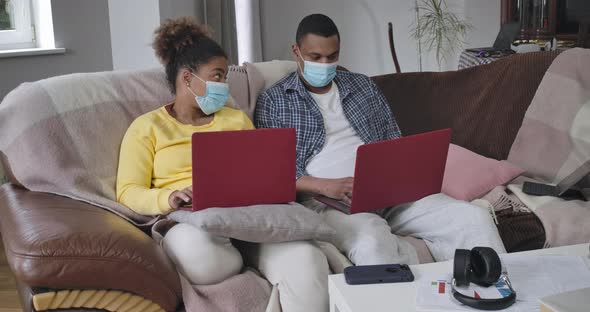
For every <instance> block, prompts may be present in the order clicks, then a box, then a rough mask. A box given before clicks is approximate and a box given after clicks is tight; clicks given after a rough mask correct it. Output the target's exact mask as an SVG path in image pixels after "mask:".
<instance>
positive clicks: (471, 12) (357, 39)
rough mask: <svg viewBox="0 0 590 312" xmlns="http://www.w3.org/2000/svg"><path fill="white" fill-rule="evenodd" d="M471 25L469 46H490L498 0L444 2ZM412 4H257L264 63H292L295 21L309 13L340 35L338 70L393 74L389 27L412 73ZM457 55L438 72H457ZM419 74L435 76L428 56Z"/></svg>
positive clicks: (283, 0) (408, 0) (287, 0)
mask: <svg viewBox="0 0 590 312" xmlns="http://www.w3.org/2000/svg"><path fill="white" fill-rule="evenodd" d="M447 2H448V3H449V5H450V6H452V7H453V8H454V9H455V10H456V12H457V13H458V14H459V15H461V16H465V17H466V18H467V19H468V20H470V21H471V23H472V24H473V25H474V29H473V31H472V32H471V33H469V34H468V36H467V39H468V40H469V43H468V46H471V45H476V46H480V45H483V46H490V45H491V44H492V43H493V41H494V38H495V36H496V34H497V32H498V29H499V25H500V0H447ZM413 7H414V0H298V1H292V0H261V19H262V40H263V57H264V60H273V59H292V53H291V49H290V45H291V44H292V43H293V42H294V41H295V31H296V29H297V25H298V23H299V21H300V20H301V19H302V18H303V17H305V16H306V15H308V14H311V13H323V14H326V15H328V16H330V17H331V18H332V19H333V20H334V22H335V23H336V25H337V26H338V29H339V31H340V35H341V39H342V41H341V54H340V55H341V57H340V63H341V65H343V66H345V67H347V68H348V69H349V70H352V71H355V72H360V73H364V74H366V75H378V74H386V73H391V72H393V71H394V70H395V69H394V65H393V61H392V58H391V54H390V52H389V42H388V37H387V23H388V22H390V21H391V22H393V28H394V40H395V45H396V51H397V55H398V59H399V61H400V65H401V69H402V72H411V71H417V70H418V68H419V66H418V56H417V45H416V42H415V41H414V40H413V39H412V38H411V35H410V28H411V26H412V25H413V23H414V21H415V12H414V10H413ZM496 24H497V25H496ZM457 63H458V55H455V56H452V57H450V58H449V59H448V62H447V63H446V64H445V65H444V66H443V70H445V69H446V70H452V69H456V68H457ZM423 65H424V70H425V71H428V70H438V66H437V63H436V60H435V59H434V57H433V56H432V55H427V56H425V57H424V59H423Z"/></svg>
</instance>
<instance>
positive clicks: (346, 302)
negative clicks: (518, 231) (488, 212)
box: [328, 244, 589, 312]
mask: <svg viewBox="0 0 590 312" xmlns="http://www.w3.org/2000/svg"><path fill="white" fill-rule="evenodd" d="M588 248H589V246H588V244H580V245H572V246H565V247H557V248H549V249H539V250H532V251H525V252H522V253H520V254H527V255H572V256H587V255H588ZM410 268H411V269H412V272H413V273H414V277H415V281H414V282H412V283H394V284H374V285H354V286H351V285H348V284H346V281H345V280H344V274H334V275H330V276H329V277H328V289H329V293H330V311H331V312H365V311H371V312H381V311H383V312H391V311H417V310H416V289H417V287H418V281H420V278H421V277H422V276H425V274H428V275H430V273H437V272H441V273H444V272H452V270H453V263H452V261H445V262H437V263H428V264H419V265H412V266H410Z"/></svg>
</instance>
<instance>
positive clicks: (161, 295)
mask: <svg viewBox="0 0 590 312" xmlns="http://www.w3.org/2000/svg"><path fill="white" fill-rule="evenodd" d="M0 231H1V232H2V237H3V239H4V246H5V248H6V256H7V258H8V262H9V264H10V267H11V269H12V271H13V272H14V274H15V277H16V278H17V280H19V282H21V283H23V284H25V285H28V286H29V287H32V288H52V289H113V290H122V291H127V292H131V293H134V294H137V295H140V296H142V297H144V298H146V299H149V300H151V301H152V302H155V303H157V304H159V305H160V306H161V307H162V308H164V309H165V310H166V311H175V310H176V308H177V306H178V305H179V303H180V301H181V289H180V282H179V280H178V275H177V273H176V270H175V269H174V265H173V264H172V262H171V261H170V260H169V259H168V258H167V257H166V255H165V253H164V252H163V250H162V249H161V248H160V247H159V246H158V245H157V244H156V243H155V242H154V241H153V240H152V239H151V238H150V237H149V236H148V235H147V234H145V233H144V232H142V231H141V230H139V229H138V228H136V227H135V226H133V225H132V224H130V223H128V222H126V221H125V220H123V219H121V218H119V217H118V216H117V215H115V214H112V213H110V212H108V211H106V210H103V209H100V208H97V207H94V206H91V205H89V204H85V203H81V202H78V201H75V200H72V199H68V198H66V197H61V196H56V195H51V194H46V193H38V192H31V191H27V190H25V189H22V188H20V187H17V186H14V185H12V184H6V185H3V186H2V187H0Z"/></svg>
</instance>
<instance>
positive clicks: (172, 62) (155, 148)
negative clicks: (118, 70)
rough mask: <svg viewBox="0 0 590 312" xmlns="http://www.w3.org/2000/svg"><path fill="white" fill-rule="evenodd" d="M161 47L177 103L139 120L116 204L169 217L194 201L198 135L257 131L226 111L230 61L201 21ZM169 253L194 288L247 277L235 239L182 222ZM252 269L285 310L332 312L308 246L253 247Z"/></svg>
mask: <svg viewBox="0 0 590 312" xmlns="http://www.w3.org/2000/svg"><path fill="white" fill-rule="evenodd" d="M155 34H156V37H155V40H154V49H155V51H156V54H157V55H158V57H159V59H160V61H161V62H162V63H163V65H164V67H165V70H166V78H167V80H168V83H169V85H170V88H171V90H172V92H173V93H174V94H175V95H176V98H175V99H174V101H173V102H172V103H169V104H166V105H164V106H163V107H161V108H159V109H157V110H154V111H152V112H149V113H147V114H145V115H142V116H140V117H139V118H137V119H136V120H135V121H134V122H133V123H132V124H131V126H130V127H129V129H128V130H127V133H126V134H125V137H124V138H123V142H122V143H121V154H120V159H119V169H118V170H119V171H118V175H117V199H118V200H119V202H121V203H122V204H124V205H126V206H127V207H129V208H131V209H132V210H134V211H136V212H138V213H140V214H143V215H163V214H167V213H169V212H172V211H174V210H175V209H178V208H179V207H181V206H182V205H184V204H186V203H190V202H191V201H192V192H191V183H192V164H191V162H192V159H191V137H192V134H193V133H194V132H199V131H223V130H246V129H253V128H254V127H253V125H252V122H251V121H250V120H249V119H248V117H247V116H246V115H245V114H244V113H243V112H241V111H239V110H235V109H231V108H227V107H225V106H224V105H225V104H226V102H227V100H228V99H229V90H228V86H227V84H226V83H225V80H226V75H227V72H228V60H227V57H226V54H225V53H224V51H223V49H222V48H221V47H220V46H219V45H218V44H217V43H216V42H215V41H213V40H212V39H211V38H210V37H209V36H208V35H207V33H206V32H205V30H204V29H203V28H202V27H201V26H199V25H198V24H197V23H196V22H195V21H194V20H192V19H188V18H182V19H178V20H171V21H167V22H165V23H164V24H162V25H161V26H160V27H159V28H158V29H157V30H156V32H155ZM163 247H164V249H165V251H166V253H167V255H168V256H169V257H170V258H171V259H172V261H173V262H174V263H175V264H176V267H177V269H178V270H179V272H180V273H182V274H183V275H184V276H185V277H187V278H188V280H189V281H190V282H191V283H193V284H199V285H206V284H214V283H218V282H221V281H223V280H224V279H226V278H228V277H230V276H232V275H235V274H237V273H239V272H240V270H241V269H242V265H243V260H242V255H241V254H240V252H239V251H238V250H237V249H236V248H235V247H234V246H232V244H231V242H230V240H229V238H225V237H219V236H214V235H210V234H208V233H206V232H204V231H201V230H200V229H198V228H196V227H194V226H191V225H188V224H178V225H175V226H174V227H172V229H170V230H169V231H168V233H166V236H165V237H164V239H163ZM246 249H247V250H243V252H244V255H245V256H246V258H247V259H249V261H248V262H249V263H250V265H253V266H255V267H256V268H258V269H259V270H260V271H261V272H262V273H263V274H264V275H265V277H266V278H267V279H268V280H269V281H270V282H271V283H272V284H273V285H278V289H279V292H280V303H281V307H282V310H283V311H284V312H299V311H301V312H303V311H305V312H315V311H318V312H319V311H327V310H328V297H327V275H328V272H329V270H328V264H327V260H326V257H325V256H324V254H323V253H322V251H321V250H320V249H319V247H317V246H316V245H315V244H314V243H312V242H309V241H295V242H284V243H275V244H270V243H269V244H252V246H250V248H246Z"/></svg>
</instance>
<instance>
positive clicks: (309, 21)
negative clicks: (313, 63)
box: [295, 14, 340, 46]
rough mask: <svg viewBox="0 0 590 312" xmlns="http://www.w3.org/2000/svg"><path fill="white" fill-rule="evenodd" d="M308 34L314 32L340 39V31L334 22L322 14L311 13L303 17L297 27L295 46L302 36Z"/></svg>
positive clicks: (299, 42)
mask: <svg viewBox="0 0 590 312" xmlns="http://www.w3.org/2000/svg"><path fill="white" fill-rule="evenodd" d="M308 34H314V35H318V36H322V37H326V38H327V37H331V36H333V35H336V36H338V40H340V33H339V32H338V27H336V24H334V21H332V19H331V18H329V17H327V16H325V15H324V14H311V15H308V16H306V17H304V18H303V19H302V20H301V22H299V26H298V27H297V34H296V35H295V42H297V46H301V41H302V40H303V37H305V36H306V35H308Z"/></svg>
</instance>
